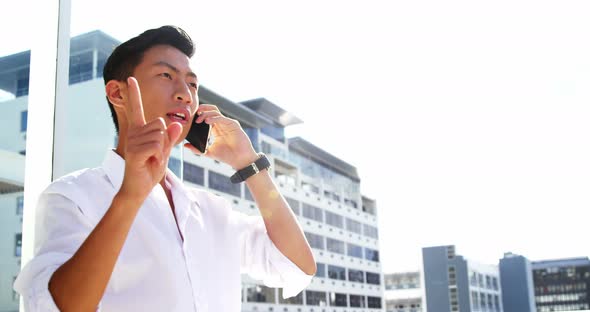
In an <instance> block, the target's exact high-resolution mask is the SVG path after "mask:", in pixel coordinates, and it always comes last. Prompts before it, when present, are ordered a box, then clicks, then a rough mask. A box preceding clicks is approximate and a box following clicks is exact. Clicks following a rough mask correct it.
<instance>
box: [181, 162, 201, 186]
mask: <svg viewBox="0 0 590 312" xmlns="http://www.w3.org/2000/svg"><path fill="white" fill-rule="evenodd" d="M182 178H183V180H184V181H188V182H191V183H194V184H198V185H205V170H204V169H203V168H201V167H199V166H197V165H193V164H191V163H188V162H186V161H185V162H183V163H182Z"/></svg>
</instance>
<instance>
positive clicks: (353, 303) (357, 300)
mask: <svg viewBox="0 0 590 312" xmlns="http://www.w3.org/2000/svg"><path fill="white" fill-rule="evenodd" d="M349 301H350V307H351V308H366V307H367V303H366V301H365V296H360V295H350V296H349Z"/></svg>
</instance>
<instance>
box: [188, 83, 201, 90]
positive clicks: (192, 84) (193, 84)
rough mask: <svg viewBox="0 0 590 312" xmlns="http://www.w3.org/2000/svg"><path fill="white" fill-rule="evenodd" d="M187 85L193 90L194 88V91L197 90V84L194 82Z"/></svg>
mask: <svg viewBox="0 0 590 312" xmlns="http://www.w3.org/2000/svg"><path fill="white" fill-rule="evenodd" d="M188 85H189V86H191V87H193V88H195V89H198V88H199V84H198V83H196V82H189V84H188Z"/></svg>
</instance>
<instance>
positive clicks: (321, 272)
mask: <svg viewBox="0 0 590 312" xmlns="http://www.w3.org/2000/svg"><path fill="white" fill-rule="evenodd" d="M316 267H317V271H316V272H315V276H316V277H326V265H325V264H323V263H320V262H317V263H316Z"/></svg>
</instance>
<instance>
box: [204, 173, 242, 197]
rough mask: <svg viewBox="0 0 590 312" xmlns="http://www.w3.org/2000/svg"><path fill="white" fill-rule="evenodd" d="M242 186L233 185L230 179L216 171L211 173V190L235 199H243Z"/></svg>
mask: <svg viewBox="0 0 590 312" xmlns="http://www.w3.org/2000/svg"><path fill="white" fill-rule="evenodd" d="M241 186H242V185H241V184H233V183H231V182H230V181H229V177H227V176H224V175H223V174H219V173H217V172H214V171H209V188H211V189H214V190H217V191H221V192H224V193H227V194H230V195H233V196H235V197H242V194H241V192H242V188H241Z"/></svg>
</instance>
